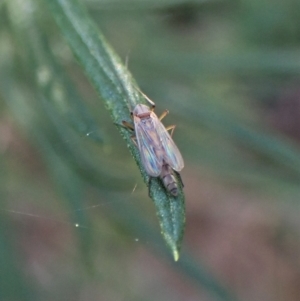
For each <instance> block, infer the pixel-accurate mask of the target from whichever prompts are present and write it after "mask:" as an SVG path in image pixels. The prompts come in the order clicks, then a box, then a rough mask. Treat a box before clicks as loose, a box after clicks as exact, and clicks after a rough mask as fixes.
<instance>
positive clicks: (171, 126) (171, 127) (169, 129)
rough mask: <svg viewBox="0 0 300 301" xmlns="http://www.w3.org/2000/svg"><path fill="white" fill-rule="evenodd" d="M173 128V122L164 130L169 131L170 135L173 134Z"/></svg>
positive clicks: (174, 126)
mask: <svg viewBox="0 0 300 301" xmlns="http://www.w3.org/2000/svg"><path fill="white" fill-rule="evenodd" d="M175 128H176V125H175V124H173V125H169V126H167V127H166V130H167V131H171V134H170V135H171V137H172V136H173V133H174V130H175Z"/></svg>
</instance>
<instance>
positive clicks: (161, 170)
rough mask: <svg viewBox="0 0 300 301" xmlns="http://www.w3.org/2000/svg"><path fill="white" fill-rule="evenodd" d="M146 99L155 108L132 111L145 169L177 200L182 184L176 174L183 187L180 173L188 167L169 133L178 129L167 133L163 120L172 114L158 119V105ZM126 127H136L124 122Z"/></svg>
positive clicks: (140, 108) (140, 105)
mask: <svg viewBox="0 0 300 301" xmlns="http://www.w3.org/2000/svg"><path fill="white" fill-rule="evenodd" d="M141 93H142V92H141ZM142 94H143V93H142ZM143 96H145V98H146V99H147V100H148V101H149V103H150V104H151V108H150V107H148V106H146V105H144V104H138V105H136V106H135V108H134V109H133V111H132V118H133V123H134V131H135V138H136V140H137V146H138V149H139V151H140V155H141V160H142V163H143V166H144V168H145V170H146V172H147V174H148V175H149V176H150V177H160V178H161V180H162V182H163V184H164V186H165V188H166V190H167V191H168V192H169V193H171V194H172V195H173V196H177V195H178V183H177V181H176V178H175V176H174V174H173V173H174V172H176V175H177V178H179V179H180V183H181V185H182V186H183V183H182V181H181V178H180V175H179V173H178V172H179V171H180V170H181V169H182V168H183V167H184V162H183V159H182V156H181V153H180V151H179V149H178V148H177V146H176V144H175V143H174V141H173V139H172V137H171V135H170V134H169V132H168V130H172V133H173V131H174V128H175V126H171V127H169V128H168V129H166V128H165V126H164V125H163V124H162V122H161V120H162V119H163V118H164V117H165V116H166V115H167V114H168V111H165V112H164V113H163V114H162V116H161V117H160V118H158V117H157V116H156V114H155V113H154V107H155V104H154V102H153V101H152V100H150V99H149V98H148V97H147V96H146V95H144V94H143ZM123 125H124V126H125V127H127V128H130V129H133V127H132V125H131V124H130V123H128V122H126V121H123ZM149 186H150V185H149Z"/></svg>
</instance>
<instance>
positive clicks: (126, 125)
mask: <svg viewBox="0 0 300 301" xmlns="http://www.w3.org/2000/svg"><path fill="white" fill-rule="evenodd" d="M122 126H123V127H125V128H127V129H129V130H131V131H134V126H133V125H132V124H131V123H129V122H127V121H125V120H123V121H122Z"/></svg>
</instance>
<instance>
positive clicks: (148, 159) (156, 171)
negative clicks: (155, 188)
mask: <svg viewBox="0 0 300 301" xmlns="http://www.w3.org/2000/svg"><path fill="white" fill-rule="evenodd" d="M156 118H157V117H156ZM134 125H135V134H136V138H137V142H138V148H139V150H140V154H141V159H142V162H143V165H144V167H145V170H146V172H147V174H148V175H149V176H151V177H158V176H159V175H160V173H161V168H162V160H163V158H162V155H159V153H160V152H159V149H157V145H158V146H159V145H160V143H159V140H158V138H157V133H156V131H155V130H154V127H153V124H152V120H151V119H150V120H149V121H148V122H147V123H144V122H142V121H141V119H140V118H137V117H135V118H134ZM149 125H150V126H149ZM157 151H158V152H157Z"/></svg>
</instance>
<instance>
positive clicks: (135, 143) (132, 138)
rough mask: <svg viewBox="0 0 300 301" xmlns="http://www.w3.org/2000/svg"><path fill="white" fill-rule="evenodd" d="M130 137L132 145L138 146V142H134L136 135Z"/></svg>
mask: <svg viewBox="0 0 300 301" xmlns="http://www.w3.org/2000/svg"><path fill="white" fill-rule="evenodd" d="M130 139H131V141H132V142H133V143H134V145H135V146H136V147H138V144H137V142H136V136H131V137H130Z"/></svg>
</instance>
